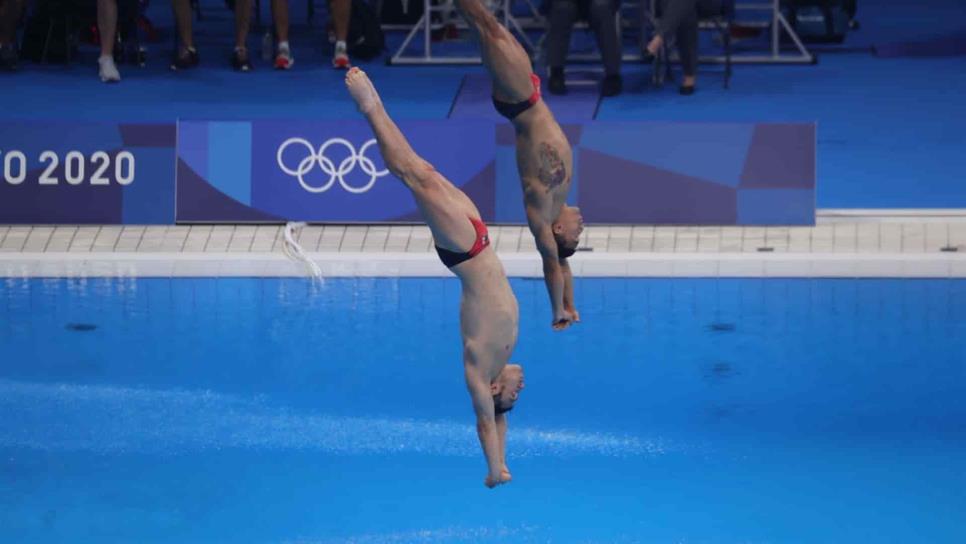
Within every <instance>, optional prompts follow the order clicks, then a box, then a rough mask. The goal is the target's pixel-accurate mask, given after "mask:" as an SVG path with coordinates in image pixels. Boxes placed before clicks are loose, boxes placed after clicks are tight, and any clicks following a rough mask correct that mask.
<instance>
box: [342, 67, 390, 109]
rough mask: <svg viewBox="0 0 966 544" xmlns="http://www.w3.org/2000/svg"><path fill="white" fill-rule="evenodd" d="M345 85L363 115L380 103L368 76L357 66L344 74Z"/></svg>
mask: <svg viewBox="0 0 966 544" xmlns="http://www.w3.org/2000/svg"><path fill="white" fill-rule="evenodd" d="M345 86H346V87H348V89H349V94H350V95H352V99H353V100H355V101H356V106H357V107H358V108H359V111H360V112H361V113H362V114H363V115H365V114H368V113H370V112H372V111H373V110H374V109H375V108H377V107H379V106H380V105H381V104H382V101H381V100H380V99H379V93H377V92H376V88H375V87H374V86H373V85H372V81H370V80H369V76H367V75H366V73H365V72H363V71H362V70H360V69H359V68H352V69H350V70H349V71H348V73H346V75H345Z"/></svg>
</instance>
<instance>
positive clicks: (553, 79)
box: [547, 67, 567, 94]
mask: <svg viewBox="0 0 966 544" xmlns="http://www.w3.org/2000/svg"><path fill="white" fill-rule="evenodd" d="M547 90H548V91H550V94H567V82H566V80H565V79H564V71H563V68H556V67H551V68H550V77H549V78H547Z"/></svg>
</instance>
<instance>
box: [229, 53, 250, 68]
mask: <svg viewBox="0 0 966 544" xmlns="http://www.w3.org/2000/svg"><path fill="white" fill-rule="evenodd" d="M231 67H232V68H234V69H235V71H237V72H250V71H251V70H252V61H251V60H250V59H249V58H248V49H246V48H244V47H236V48H235V51H234V53H232V55H231Z"/></svg>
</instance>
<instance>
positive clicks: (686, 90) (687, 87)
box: [678, 76, 695, 96]
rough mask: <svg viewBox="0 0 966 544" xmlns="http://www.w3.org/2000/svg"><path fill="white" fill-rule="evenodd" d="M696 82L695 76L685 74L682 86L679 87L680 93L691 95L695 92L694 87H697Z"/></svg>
mask: <svg viewBox="0 0 966 544" xmlns="http://www.w3.org/2000/svg"><path fill="white" fill-rule="evenodd" d="M694 83H695V77H694V76H684V79H682V80H681V86H680V87H679V88H678V93H680V94H682V95H684V96H690V95H692V94H694V89H695V87H694Z"/></svg>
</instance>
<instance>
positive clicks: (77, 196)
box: [0, 122, 175, 224]
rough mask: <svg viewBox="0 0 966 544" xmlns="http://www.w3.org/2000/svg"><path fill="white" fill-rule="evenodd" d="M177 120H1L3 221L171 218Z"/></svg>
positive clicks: (0, 206)
mask: <svg viewBox="0 0 966 544" xmlns="http://www.w3.org/2000/svg"><path fill="white" fill-rule="evenodd" d="M174 147H175V125H174V124H173V123H172V124H128V123H86V122H76V123H75V122H72V123H50V122H12V123H4V125H3V130H0V223H109V224H111V223H113V224H121V223H139V224H171V223H172V222H173V221H174V187H175V184H174V181H175V180H174V166H175V163H174Z"/></svg>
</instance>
